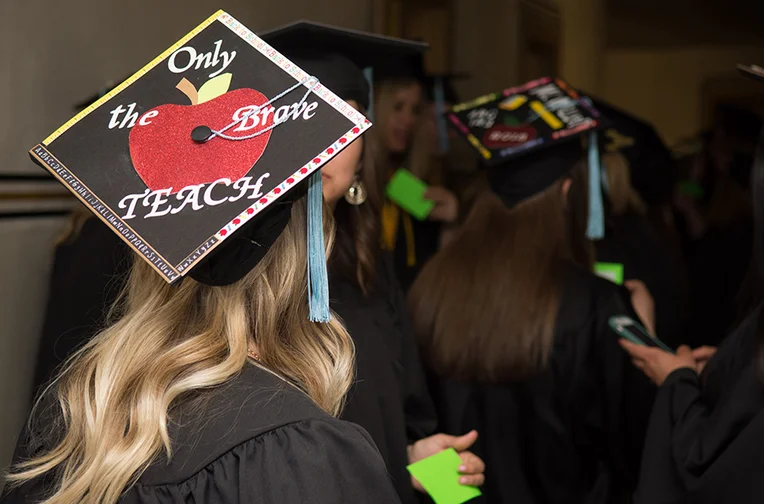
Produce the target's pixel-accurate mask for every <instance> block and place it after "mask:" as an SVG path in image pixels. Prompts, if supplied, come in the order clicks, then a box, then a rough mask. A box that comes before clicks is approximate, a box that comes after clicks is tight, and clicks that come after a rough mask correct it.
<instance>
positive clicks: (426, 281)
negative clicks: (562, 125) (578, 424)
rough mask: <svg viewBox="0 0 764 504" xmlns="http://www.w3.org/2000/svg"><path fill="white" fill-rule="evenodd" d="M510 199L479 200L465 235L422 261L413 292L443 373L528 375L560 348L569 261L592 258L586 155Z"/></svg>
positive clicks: (415, 311)
mask: <svg viewBox="0 0 764 504" xmlns="http://www.w3.org/2000/svg"><path fill="white" fill-rule="evenodd" d="M570 178H571V181H572V183H571V187H570V191H569V192H568V196H567V204H566V198H564V197H563V195H562V184H563V180H560V181H558V182H556V183H555V184H553V185H552V186H551V187H549V188H547V189H546V190H544V191H542V192H541V193H539V194H537V195H535V196H533V197H532V198H529V199H527V200H525V201H523V202H521V203H519V204H518V205H517V206H516V207H514V208H511V209H508V208H507V207H506V206H505V205H504V204H503V203H502V202H501V200H500V199H499V198H498V197H497V196H496V195H494V194H493V193H490V192H487V193H485V194H483V195H482V196H481V197H480V198H479V199H478V200H477V201H476V203H475V205H474V207H473V208H472V210H471V212H470V214H469V215H468V217H467V220H466V222H465V224H464V227H463V228H462V229H461V230H460V232H459V235H458V236H457V237H456V238H455V239H454V240H453V241H452V242H451V243H450V244H449V245H448V246H446V247H445V248H443V249H442V250H441V251H440V252H438V253H437V254H436V255H435V256H434V257H433V258H432V259H431V260H430V262H429V263H428V264H427V265H426V266H425V267H424V269H423V270H422V272H421V273H420V275H419V277H418V279H417V281H416V282H415V283H414V285H413V287H412V289H411V292H410V294H409V306H410V308H411V313H412V316H413V319H414V328H415V331H416V334H417V337H418V339H419V343H420V345H421V346H422V354H423V356H424V358H425V360H426V361H427V362H428V364H429V365H430V367H431V369H433V371H435V372H436V373H438V374H440V375H442V376H449V377H453V378H457V379H463V380H480V381H490V382H497V381H504V380H513V379H520V378H523V377H525V376H528V375H529V374H531V373H533V372H534V371H537V370H540V369H542V368H543V367H544V366H545V365H546V362H547V360H548V357H549V354H550V352H551V349H552V344H553V338H554V328H555V323H556V318H557V311H558V308H559V303H560V296H561V292H562V286H563V275H564V268H565V265H566V264H569V263H574V264H580V265H582V266H591V261H592V249H591V244H590V243H589V242H588V241H587V240H586V237H585V229H586V210H587V201H588V198H587V191H586V189H587V184H586V170H585V165H584V164H583V163H581V164H579V165H578V166H577V167H575V168H574V169H573V171H572V172H571V175H570Z"/></svg>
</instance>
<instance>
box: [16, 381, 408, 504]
mask: <svg viewBox="0 0 764 504" xmlns="http://www.w3.org/2000/svg"><path fill="white" fill-rule="evenodd" d="M171 420H172V424H171V426H170V438H171V439H172V440H173V456H172V458H171V459H170V460H167V459H166V458H165V457H164V456H160V457H159V458H158V459H157V460H156V461H155V462H154V463H152V464H151V465H150V466H149V467H148V469H147V470H146V471H145V472H143V474H141V476H140V477H139V478H138V481H137V482H136V484H135V485H133V486H132V487H131V488H130V489H128V490H127V491H126V492H125V493H124V494H123V496H122V498H121V500H120V502H122V503H124V504H164V503H168V504H169V503H175V502H215V503H220V504H233V503H248V502H261V503H274V504H275V503H292V502H294V503H300V502H314V503H318V504H330V503H332V504H333V503H337V502H358V503H362V504H363V503H369V504H376V503H388V502H393V503H395V502H398V497H397V496H396V493H395V490H394V489H393V486H392V483H391V481H390V477H389V476H388V474H387V471H386V469H385V466H384V462H383V461H382V458H381V457H380V455H379V452H378V451H377V450H376V448H375V447H374V445H373V443H372V441H371V439H370V437H369V435H368V434H367V433H366V432H365V431H364V430H363V429H362V428H360V427H358V426H357V425H355V424H351V423H349V422H343V421H341V420H337V419H335V418H332V417H331V416H329V415H328V414H326V413H324V412H323V411H322V410H321V409H319V408H318V406H317V405H315V403H313V402H312V401H311V400H310V399H309V398H308V396H307V395H305V394H304V393H302V392H301V391H300V390H298V389H296V388H294V387H293V386H292V385H289V384H288V383H286V382H285V381H283V380H281V379H280V378H278V377H276V376H275V375H273V374H271V373H270V372H268V371H266V370H264V369H262V368H259V367H256V366H247V368H245V369H244V370H243V371H242V373H241V374H240V375H239V376H238V377H237V378H236V379H234V380H232V381H231V382H229V383H228V384H227V385H224V386H222V387H219V388H218V389H215V390H214V391H211V392H210V393H209V394H207V395H206V396H200V397H199V398H197V399H195V400H193V401H190V402H188V403H185V404H184V405H181V406H180V407H179V408H178V410H177V411H173V412H171ZM33 483H34V480H33V481H32V482H29V483H27V484H26V485H24V486H22V487H19V488H17V489H15V490H12V491H11V493H10V494H9V495H7V496H6V498H7V499H8V500H3V501H2V502H3V504H6V503H9V504H10V503H22V502H24V503H26V502H34V501H33V500H28V496H31V495H34V493H35V491H36V492H37V495H39V488H31V487H33V486H34V485H33ZM25 487H26V488H25Z"/></svg>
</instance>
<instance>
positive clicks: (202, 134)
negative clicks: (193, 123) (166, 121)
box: [191, 126, 212, 143]
mask: <svg viewBox="0 0 764 504" xmlns="http://www.w3.org/2000/svg"><path fill="white" fill-rule="evenodd" d="M211 136H212V130H211V129H210V128H209V126H197V127H196V128H194V129H193V130H192V131H191V140H193V141H194V142H196V143H204V142H206V141H207V140H209V138H210V137H211Z"/></svg>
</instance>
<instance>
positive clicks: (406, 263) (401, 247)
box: [393, 210, 441, 292]
mask: <svg viewBox="0 0 764 504" xmlns="http://www.w3.org/2000/svg"><path fill="white" fill-rule="evenodd" d="M405 219H406V220H408V221H409V222H410V223H411V229H412V231H413V233H412V234H413V240H412V237H411V236H409V234H408V233H407V232H406V225H405V223H404V220H405ZM440 230H441V223H440V222H435V221H429V220H424V221H420V220H417V219H415V218H414V217H412V216H410V215H409V214H407V213H406V212H405V211H404V210H400V215H399V217H398V227H397V231H396V235H395V250H394V251H393V260H394V263H395V272H396V274H397V277H398V281H399V282H400V285H401V287H402V288H403V290H404V292H408V290H409V288H411V286H412V285H413V283H414V281H415V280H416V278H417V276H418V275H419V272H420V271H421V270H422V268H423V267H424V265H425V263H427V261H428V260H429V259H430V258H431V257H432V256H433V255H435V252H437V251H438V245H439V243H440ZM412 252H413V254H412Z"/></svg>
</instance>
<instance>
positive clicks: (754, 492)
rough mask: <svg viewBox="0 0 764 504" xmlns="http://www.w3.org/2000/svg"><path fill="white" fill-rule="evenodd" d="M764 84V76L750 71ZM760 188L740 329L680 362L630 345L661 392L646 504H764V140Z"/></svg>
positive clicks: (638, 496) (649, 445)
mask: <svg viewBox="0 0 764 504" xmlns="http://www.w3.org/2000/svg"><path fill="white" fill-rule="evenodd" d="M742 71H743V72H744V73H745V74H746V75H754V76H756V78H758V79H761V80H764V70H762V69H760V68H759V69H755V68H745V69H743V70H742ZM756 157H757V161H756V163H755V164H754V168H753V175H752V185H753V198H754V208H755V211H754V222H755V229H757V230H759V231H757V233H759V235H757V236H758V238H757V240H756V241H755V245H754V250H753V256H752V261H751V268H750V271H749V274H748V275H747V277H746V284H745V285H744V287H743V290H742V294H743V295H742V297H741V298H740V305H739V306H740V309H741V313H743V316H741V317H740V320H739V322H738V323H737V325H736V328H735V329H734V330H733V331H732V332H731V333H730V334H729V335H728V336H727V337H726V338H725V339H724V341H723V342H722V343H721V345H720V346H719V349H718V351H715V349H713V348H709V347H701V348H697V349H695V350H690V348H689V347H686V346H682V347H680V348H678V349H677V352H676V355H673V354H668V353H666V352H662V351H661V350H658V349H652V348H646V347H642V346H636V345H631V344H628V343H626V342H622V345H623V346H624V348H625V349H626V350H627V351H628V352H629V353H630V354H631V356H632V358H633V360H634V364H635V365H636V366H638V367H639V368H641V369H642V370H644V372H645V373H646V374H647V376H649V377H650V378H651V379H652V380H653V381H655V382H656V383H657V384H658V385H659V386H660V388H659V391H658V395H657V397H656V400H655V406H654V407H653V409H652V413H651V416H650V424H649V428H648V431H647V437H646V440H645V452H644V457H643V461H642V472H641V475H640V483H639V486H638V489H637V491H636V493H635V495H634V502H635V503H638V504H647V503H650V504H664V503H665V504H668V503H672V504H673V503H688V504H689V503H693V504H706V503H727V502H729V503H733V502H734V503H747V502H751V503H753V502H761V501H762V499H764V478H762V477H761V475H762V473H764V449H763V448H762V447H764V381H763V377H764V373H763V371H764V368H762V362H764V360H762V355H764V354H762V350H763V347H762V341H764V339H762V329H764V320H763V318H764V310H762V302H763V301H764V278H763V277H762V271H764V269H762V262H763V261H764V247H762V242H761V239H760V230H761V229H762V226H764V214H762V201H764V185H762V181H763V180H764V178H763V174H764V132H762V135H761V136H760V140H759V146H758V152H757V156H756Z"/></svg>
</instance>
